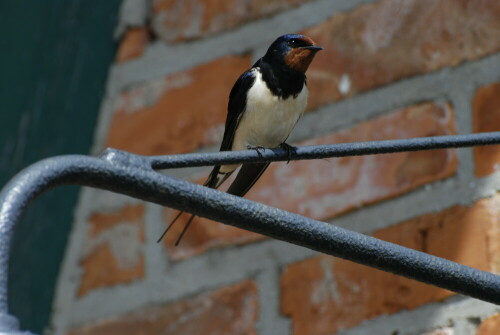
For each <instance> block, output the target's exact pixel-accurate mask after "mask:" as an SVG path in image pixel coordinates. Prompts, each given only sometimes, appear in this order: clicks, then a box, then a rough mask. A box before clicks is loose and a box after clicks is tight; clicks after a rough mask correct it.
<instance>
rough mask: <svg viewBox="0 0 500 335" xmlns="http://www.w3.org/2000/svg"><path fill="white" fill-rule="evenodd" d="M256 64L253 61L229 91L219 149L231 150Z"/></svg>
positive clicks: (252, 81)
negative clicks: (250, 66) (224, 124)
mask: <svg viewBox="0 0 500 335" xmlns="http://www.w3.org/2000/svg"><path fill="white" fill-rule="evenodd" d="M257 64H258V62H257V63H255V65H254V66H253V67H252V68H251V69H250V70H248V71H246V72H245V73H243V74H242V75H241V76H240V77H239V78H238V80H237V81H236V83H235V84H234V86H233V88H232V89H231V93H229V103H228V106H227V118H226V126H225V129H224V136H223V137H222V143H221V146H220V151H228V150H231V147H232V146H233V139H234V134H235V133H236V129H237V128H238V123H239V122H240V119H241V117H242V116H243V113H244V112H245V107H246V104H247V93H248V90H249V89H250V87H252V85H253V84H254V82H255V73H254V72H253V69H254V68H255V67H256V66H257Z"/></svg>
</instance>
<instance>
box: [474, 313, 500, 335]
mask: <svg viewBox="0 0 500 335" xmlns="http://www.w3.org/2000/svg"><path fill="white" fill-rule="evenodd" d="M498 334H500V314H495V315H493V316H490V317H489V318H487V319H486V320H484V321H483V322H482V323H481V325H480V326H479V328H478V329H477V332H476V335H498Z"/></svg>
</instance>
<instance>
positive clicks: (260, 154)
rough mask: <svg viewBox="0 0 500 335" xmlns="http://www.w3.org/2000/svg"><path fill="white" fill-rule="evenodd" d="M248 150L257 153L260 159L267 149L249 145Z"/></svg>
mask: <svg viewBox="0 0 500 335" xmlns="http://www.w3.org/2000/svg"><path fill="white" fill-rule="evenodd" d="M247 149H248V150H255V151H257V154H258V155H259V157H262V152H263V151H266V148H264V147H263V146H262V145H250V144H249V145H247ZM261 151H262V152H261Z"/></svg>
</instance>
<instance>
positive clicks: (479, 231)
mask: <svg viewBox="0 0 500 335" xmlns="http://www.w3.org/2000/svg"><path fill="white" fill-rule="evenodd" d="M499 201H500V195H498V196H496V198H493V199H484V200H480V201H478V202H477V203H476V204H474V205H473V206H472V207H470V208H469V207H465V206H456V207H452V208H450V209H447V210H445V211H443V212H440V213H436V214H427V215H424V216H421V217H418V218H416V219H414V220H410V221H406V222H403V223H400V224H398V225H395V226H393V227H390V228H388V229H383V230H380V231H378V232H376V233H375V234H374V236H375V237H377V238H380V239H383V240H387V241H390V242H393V243H397V244H400V245H403V246H406V247H409V248H412V249H417V250H420V251H424V252H427V253H430V254H434V255H437V256H440V257H444V258H447V259H451V260H454V261H457V262H459V263H462V264H466V265H469V266H472V267H475V268H478V269H481V270H486V271H491V270H493V269H494V268H495V266H496V265H495V264H492V258H491V256H492V252H494V251H495V250H494V249H495V248H494V247H492V240H495V241H498V240H499V237H500V234H498V228H497V226H498V224H499V220H498V217H499V212H500V211H499V208H500V207H498V206H497V205H498V202H499ZM281 292H282V300H281V309H282V313H283V314H285V315H287V316H289V317H291V318H292V321H293V334H317V335H321V334H333V333H335V332H337V331H339V330H341V329H348V328H351V327H355V326H356V325H358V324H359V323H361V322H362V321H364V320H366V319H370V318H373V317H376V316H379V315H382V314H392V313H395V312H398V311H400V310H403V309H413V308H416V307H418V306H421V305H423V304H426V303H429V302H433V301H439V300H442V299H444V298H446V297H448V296H450V295H451V294H452V293H451V292H449V291H446V290H443V289H440V288H437V287H433V286H429V285H426V284H423V283H420V282H416V281H413V280H410V279H406V278H403V277H400V276H396V275H393V274H389V273H386V272H382V271H379V270H375V269H372V268H368V267H365V266H362V265H358V264H355V263H351V262H348V261H345V260H341V259H337V258H333V257H329V256H320V257H315V258H312V259H308V260H305V261H302V262H299V263H295V264H292V265H291V266H289V267H288V268H286V269H285V271H284V273H283V275H282V280H281Z"/></svg>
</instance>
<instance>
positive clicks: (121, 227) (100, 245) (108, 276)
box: [78, 204, 145, 296]
mask: <svg viewBox="0 0 500 335" xmlns="http://www.w3.org/2000/svg"><path fill="white" fill-rule="evenodd" d="M89 226H90V227H89V236H88V238H87V241H86V244H85V248H86V250H85V254H84V255H83V256H82V259H81V260H80V266H81V267H82V270H83V274H82V278H81V282H80V287H79V289H78V295H79V296H83V295H85V294H87V293H88V292H89V291H90V290H93V289H96V288H99V287H104V286H111V285H116V284H124V283H128V282H131V281H133V280H137V279H141V278H143V277H144V255H143V253H142V249H141V246H142V245H143V244H144V241H145V237H144V205H142V204H141V205H129V206H125V207H124V208H122V209H121V210H119V211H117V212H114V213H96V214H93V215H92V216H91V217H90V219H89Z"/></svg>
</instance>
